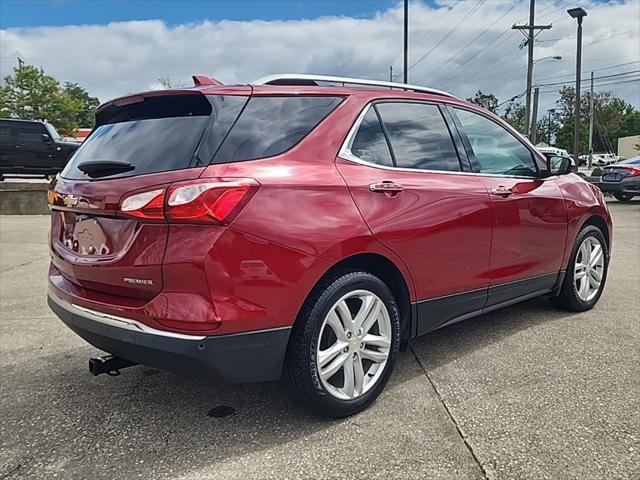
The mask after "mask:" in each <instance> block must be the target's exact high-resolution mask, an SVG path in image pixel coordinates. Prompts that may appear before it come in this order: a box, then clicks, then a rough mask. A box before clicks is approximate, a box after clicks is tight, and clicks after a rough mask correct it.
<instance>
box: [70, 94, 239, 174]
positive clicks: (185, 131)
mask: <svg viewBox="0 0 640 480" xmlns="http://www.w3.org/2000/svg"><path fill="white" fill-rule="evenodd" d="M246 101H247V97H241V96H237V97H236V96H226V97H223V96H211V97H206V96H204V95H173V96H166V97H163V96H157V97H147V98H144V99H143V100H141V101H137V102H136V103H132V104H128V105H122V106H118V105H111V106H108V107H106V108H104V109H102V110H101V111H100V112H99V113H98V115H97V116H96V125H97V128H96V129H95V130H94V131H93V132H92V134H91V135H90V136H89V138H88V139H87V140H86V141H85V142H84V143H83V144H82V145H81V146H80V148H79V149H78V150H77V151H76V153H75V155H74V156H73V157H72V159H71V161H70V162H69V163H68V164H67V166H66V167H65V169H64V171H63V172H62V176H63V177H65V178H70V179H77V180H81V179H85V180H86V179H89V178H94V177H96V175H93V176H91V177H90V176H88V175H87V174H86V173H84V172H83V171H81V170H80V169H79V168H78V165H80V164H82V163H83V162H88V161H89V162H90V161H98V160H101V161H110V160H113V161H118V162H129V163H130V164H131V166H132V167H133V168H132V169H131V170H127V171H124V172H122V171H121V172H106V175H97V176H99V177H100V178H105V177H107V176H108V177H109V178H115V177H124V176H133V175H144V174H149V173H158V172H166V171H171V170H178V169H183V168H188V167H191V166H196V165H198V164H200V165H207V164H208V163H209V161H210V160H211V158H212V157H213V155H214V153H215V151H216V150H217V148H218V147H219V146H220V143H221V142H222V139H223V138H224V136H225V135H226V134H227V132H228V131H229V129H230V128H231V125H233V122H234V121H235V119H236V117H237V116H238V114H239V112H240V111H241V109H242V107H243V106H244V104H245V103H246ZM201 139H203V141H202V146H201V148H198V145H199V144H200V143H201Z"/></svg>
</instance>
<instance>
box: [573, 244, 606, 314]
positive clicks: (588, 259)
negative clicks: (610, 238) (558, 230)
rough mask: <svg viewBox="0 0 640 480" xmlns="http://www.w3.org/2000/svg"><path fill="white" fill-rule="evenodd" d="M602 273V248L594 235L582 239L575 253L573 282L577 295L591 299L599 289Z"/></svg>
mask: <svg viewBox="0 0 640 480" xmlns="http://www.w3.org/2000/svg"><path fill="white" fill-rule="evenodd" d="M603 274H604V250H603V248H602V244H601V243H600V240H598V239H597V238H596V237H587V238H585V239H584V241H583V242H582V244H581V245H580V248H579V249H578V253H577V255H576V261H575V266H574V270H573V282H574V285H575V288H576V292H577V294H578V297H580V299H581V300H582V301H584V302H589V301H591V300H592V299H593V298H594V297H595V296H596V295H597V294H598V291H599V290H600V285H601V284H602V276H603Z"/></svg>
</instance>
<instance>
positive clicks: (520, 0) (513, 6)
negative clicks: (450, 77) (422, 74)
mask: <svg viewBox="0 0 640 480" xmlns="http://www.w3.org/2000/svg"><path fill="white" fill-rule="evenodd" d="M522 1H523V0H518V1H517V2H515V3H514V4H513V5H512V6H511V8H510V9H508V10H507V11H505V12H504V13H503V14H502V15H501V16H500V17H499V18H498V19H497V20H496V21H495V22H493V23H492V24H491V25H489V26H488V27H487V28H485V29H484V30H483V31H482V32H480V33H479V34H478V35H476V36H475V37H473V38H472V39H471V40H470V41H469V42H467V44H466V45H465V46H464V47H462V48H461V49H460V50H458V51H457V52H456V53H455V54H454V55H453V56H452V57H450V58H449V60H447V61H446V62H444V64H443V65H442V66H444V65H446V64H448V63H449V62H452V61H453V59H454V58H456V57H457V56H458V55H460V54H461V53H462V52H464V51H465V50H466V49H467V48H469V46H470V45H472V44H474V43H475V42H476V41H477V40H478V39H479V38H480V37H482V36H483V35H484V34H485V33H487V32H488V31H489V30H490V29H491V28H493V27H495V26H496V25H497V24H498V22H500V20H502V19H503V18H504V17H506V16H507V15H508V14H509V13H511V11H512V10H513V9H514V8H516V7H517V6H518V5H519V4H520V3H522ZM442 66H441V67H442ZM441 78H442V77H441Z"/></svg>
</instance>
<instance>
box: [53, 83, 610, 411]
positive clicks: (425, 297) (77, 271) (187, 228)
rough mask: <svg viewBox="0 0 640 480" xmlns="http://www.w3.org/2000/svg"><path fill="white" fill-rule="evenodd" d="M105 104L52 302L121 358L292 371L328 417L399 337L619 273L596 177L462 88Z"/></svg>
mask: <svg viewBox="0 0 640 480" xmlns="http://www.w3.org/2000/svg"><path fill="white" fill-rule="evenodd" d="M194 79H195V84H196V85H195V86H194V87H192V88H186V89H179V90H165V91H153V92H146V93H141V94H137V95H131V96H127V97H124V98H119V99H117V100H113V101H111V102H108V103H106V104H104V105H102V106H101V107H100V108H99V109H98V111H97V113H96V127H95V129H94V130H93V132H92V133H91V135H90V136H89V138H88V139H87V140H86V141H85V142H84V144H83V145H82V146H81V147H80V149H79V150H78V151H77V153H76V154H75V155H74V157H73V158H72V159H71V161H70V162H69V164H68V165H67V167H66V168H65V169H64V171H63V172H62V173H61V174H60V175H59V176H58V177H57V178H56V179H55V180H54V181H53V182H52V185H51V190H50V192H49V202H50V206H51V210H52V215H51V267H50V271H49V285H50V290H49V305H50V306H51V308H52V309H53V311H54V312H55V313H56V314H57V315H58V316H59V317H60V319H61V320H62V321H63V322H64V323H65V324H67V326H69V327H70V328H71V329H72V330H73V331H75V332H76V333H77V334H78V335H80V336H81V337H82V338H84V339H85V340H87V341H88V342H89V343H91V344H92V345H94V346H96V347H97V348H99V349H101V350H104V351H106V352H108V353H110V354H111V355H110V356H106V357H101V358H97V359H92V360H91V361H90V366H91V369H92V371H93V373H94V374H98V373H102V372H113V371H118V370H119V369H121V368H124V367H126V366H129V365H133V364H136V363H139V364H145V365H150V366H153V367H156V368H160V369H164V370H168V371H173V372H180V373H184V374H190V375H205V376H209V377H214V378H218V379H222V380H225V381H230V382H256V381H266V380H276V379H279V378H281V377H282V378H283V379H284V381H285V383H286V385H287V387H288V389H289V390H290V391H291V393H292V394H293V396H294V397H295V398H297V399H299V400H300V401H302V402H304V403H306V404H307V405H308V406H310V407H312V408H313V409H315V410H317V411H319V412H321V413H323V414H325V415H330V416H336V417H340V416H345V415H350V414H353V413H355V412H357V411H360V410H362V409H363V408H365V407H366V406H367V405H369V404H370V403H371V402H372V401H373V400H374V399H375V398H376V397H377V396H378V395H379V394H380V392H381V390H382V389H383V388H384V386H385V384H386V382H387V380H388V378H389V376H390V375H391V372H392V369H393V365H394V362H395V360H396V356H397V353H398V351H399V350H401V349H403V348H405V347H406V345H407V342H408V341H409V340H410V339H412V338H415V337H417V336H420V335H424V334H426V333H428V332H430V331H433V330H435V329H437V328H440V327H444V326H446V325H451V324H452V323H455V322H458V321H460V320H464V319H467V318H470V317H473V316H476V315H481V314H483V313H486V312H490V311H492V310H496V309H498V308H501V307H504V306H507V305H511V304H514V303H516V302H519V301H522V300H526V299H529V298H532V297H536V296H540V295H544V296H547V297H549V298H550V299H551V301H552V302H553V303H555V304H556V305H558V306H560V307H563V308H566V309H570V310H574V311H582V310H587V309H589V308H591V307H593V305H594V304H595V303H596V302H597V301H598V299H599V297H600V295H601V293H602V289H603V287H604V284H605V280H606V276H607V266H608V261H609V251H610V246H611V219H610V216H609V213H608V211H607V206H606V204H605V201H604V199H603V196H602V195H601V193H600V192H599V190H598V189H597V188H595V187H594V186H592V185H590V184H589V183H587V182H585V181H583V180H582V179H581V178H580V177H578V176H577V175H575V174H572V173H568V172H569V170H570V165H565V164H563V163H562V162H560V163H557V162H556V163H553V164H552V165H550V164H548V163H547V162H546V160H545V159H544V157H543V156H541V155H540V154H539V153H538V152H537V151H536V150H535V149H534V148H533V147H532V146H531V144H530V143H529V142H527V141H526V140H525V139H523V138H522V137H521V136H520V135H519V134H518V133H517V132H516V131H515V130H513V129H512V128H511V127H510V126H509V125H507V124H505V123H504V122H503V121H502V120H501V119H500V118H498V117H496V116H495V115H493V114H491V113H489V112H487V111H485V110H483V109H481V108H479V107H477V106H476V105H473V104H470V103H468V102H465V101H462V100H460V99H458V98H456V97H454V96H452V95H450V94H448V93H445V92H441V91H438V90H432V89H428V88H424V87H418V86H413V85H404V84H395V83H385V82H373V81H368V80H359V79H348V78H341V77H319V76H311V75H275V76H272V77H267V78H265V79H261V80H258V81H256V82H254V83H253V84H251V85H230V86H227V85H222V84H220V82H218V81H216V80H215V79H212V78H209V77H194Z"/></svg>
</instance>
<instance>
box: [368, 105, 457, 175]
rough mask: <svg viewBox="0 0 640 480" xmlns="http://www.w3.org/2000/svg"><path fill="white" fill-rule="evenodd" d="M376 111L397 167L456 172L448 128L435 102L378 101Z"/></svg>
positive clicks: (453, 149)
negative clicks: (433, 103)
mask: <svg viewBox="0 0 640 480" xmlns="http://www.w3.org/2000/svg"><path fill="white" fill-rule="evenodd" d="M376 108H377V109H378V113H379V114H380V117H381V118H382V122H383V124H384V126H385V128H386V130H387V134H388V136H389V142H390V143H391V149H392V150H393V154H394V157H395V160H396V166H397V167H400V168H417V169H422V170H445V171H454V172H457V171H460V162H459V161H458V154H457V152H456V149H455V147H454V145H453V140H452V139H451V134H450V133H449V128H448V127H447V124H446V123H445V120H444V118H443V116H442V114H441V113H440V109H439V108H438V106H437V105H431V104H427V103H408V102H398V103H380V104H377V105H376Z"/></svg>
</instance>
